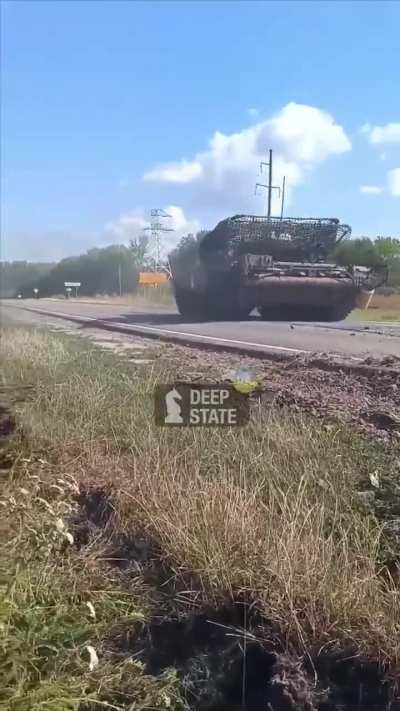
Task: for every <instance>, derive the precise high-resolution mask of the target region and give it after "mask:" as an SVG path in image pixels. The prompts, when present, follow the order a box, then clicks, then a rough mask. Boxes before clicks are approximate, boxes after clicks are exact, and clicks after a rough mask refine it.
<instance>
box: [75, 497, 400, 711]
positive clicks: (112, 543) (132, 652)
mask: <svg viewBox="0 0 400 711" xmlns="http://www.w3.org/2000/svg"><path fill="white" fill-rule="evenodd" d="M78 503H79V510H78V513H77V514H75V517H74V519H73V521H70V524H71V525H72V526H73V528H74V532H75V541H76V544H77V545H78V547H82V546H85V545H87V544H88V543H90V541H91V540H92V539H93V536H96V537H98V536H99V534H102V535H103V536H104V540H105V541H107V544H106V547H107V552H106V555H105V560H106V565H110V566H113V567H115V568H117V569H118V570H119V571H120V574H121V576H122V577H123V578H125V581H126V584H127V585H128V586H129V585H130V583H131V582H132V579H133V578H135V577H137V576H140V577H141V579H142V580H143V581H144V582H145V583H146V584H147V585H150V586H152V588H153V591H154V593H155V594H154V597H153V602H154V605H153V609H152V611H151V614H150V615H149V616H148V618H147V620H146V622H144V623H138V622H136V623H127V624H125V623H122V624H121V623H119V624H118V625H116V626H115V627H111V628H110V629H109V631H108V633H107V637H106V639H105V640H104V643H105V647H106V648H107V650H108V654H109V655H110V658H115V659H123V658H125V657H132V656H133V657H134V658H135V659H136V660H140V661H141V662H142V663H143V664H144V668H145V671H146V673H148V674H150V675H153V676H155V677H157V676H159V675H160V674H162V673H163V672H164V671H165V670H166V669H169V668H174V669H175V670H176V672H177V674H178V677H179V680H180V685H181V694H182V697H183V698H184V701H185V704H186V707H187V708H188V709H190V711H225V710H228V709H229V711H260V710H261V709H266V711H295V710H298V711H384V710H387V711H389V710H390V711H400V696H399V695H398V694H399V688H398V680H396V679H395V678H393V677H390V676H389V675H387V674H386V673H385V670H384V669H383V668H382V666H381V665H379V663H378V662H377V661H375V660H372V661H371V660H369V659H368V660H367V659H362V658H359V657H358V656H357V655H356V653H355V650H350V649H343V650H339V651H338V650H335V651H329V650H328V649H327V650H325V651H320V652H316V653H315V654H312V653H310V654H308V655H304V656H299V655H298V654H296V653H295V651H294V650H293V649H291V647H290V642H289V643H288V642H286V644H285V645H284V644H283V643H282V640H280V639H279V633H278V632H277V630H276V629H274V628H273V626H272V625H271V624H269V622H268V620H266V619H265V618H263V617H262V616H261V614H260V612H259V611H258V609H257V604H256V600H251V599H245V598H244V597H243V596H240V595H238V596H236V597H233V598H232V597H230V598H229V599H228V598H226V599H221V600H220V601H219V602H218V603H215V604H213V605H210V604H209V603H208V602H207V601H206V600H200V601H199V600H197V601H196V605H195V606H194V605H193V606H191V607H190V608H189V610H188V606H187V604H186V606H185V605H183V604H182V603H180V602H179V589H180V587H181V589H182V590H185V589H193V588H195V581H194V580H190V581H189V580H185V581H182V580H179V579H178V577H177V575H176V573H175V572H174V570H175V569H174V566H173V563H172V562H171V561H168V560H166V559H165V557H163V555H162V551H161V550H160V549H159V548H158V545H157V543H156V542H155V541H152V540H151V539H149V537H148V536H147V535H146V533H145V532H143V531H132V532H130V533H129V534H126V533H124V534H118V535H116V534H115V533H114V532H115V527H114V526H113V518H114V511H115V507H114V505H113V501H112V494H111V492H110V490H109V489H107V488H102V487H97V488H96V487H93V488H91V487H88V488H84V489H82V490H81V493H80V495H79V496H78Z"/></svg>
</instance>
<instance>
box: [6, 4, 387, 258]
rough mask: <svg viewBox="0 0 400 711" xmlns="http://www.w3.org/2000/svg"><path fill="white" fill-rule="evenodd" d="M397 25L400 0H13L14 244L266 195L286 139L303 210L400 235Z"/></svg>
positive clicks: (9, 39) (180, 219) (212, 216)
mask: <svg viewBox="0 0 400 711" xmlns="http://www.w3.org/2000/svg"><path fill="white" fill-rule="evenodd" d="M399 26H400V3H398V2H392V3H390V2H366V3H364V2H334V3H330V2H278V3H274V2H271V3H264V2H229V1H228V0H225V1H223V2H211V1H210V2H190V1H189V0H187V1H186V2H184V1H182V2H167V1H164V2H158V3H156V2H144V3H141V2H106V1H104V2H78V1H77V2H34V1H33V0H30V1H29V2H22V1H19V2H3V3H2V64H3V91H2V258H3V259H24V258H26V259H32V260H34V259H38V260H43V259H57V258H60V257H63V256H66V255H68V254H73V253H78V252H81V251H85V250H86V249H88V248H90V247H92V246H94V245H98V246H104V245H105V244H107V243H110V242H124V241H125V242H126V241H127V239H128V238H129V237H130V236H134V235H135V234H137V233H138V232H139V231H140V230H141V229H142V228H143V226H145V225H146V222H147V220H148V214H149V210H150V208H152V207H156V206H157V207H163V208H167V209H168V212H169V214H171V219H170V220H169V224H170V226H172V227H173V228H174V229H175V232H174V233H169V237H168V239H169V241H170V242H169V243H171V242H172V241H173V240H176V239H177V238H178V237H179V236H180V235H181V234H182V233H184V232H187V231H193V230H195V229H197V228H198V227H200V226H201V227H211V226H212V225H213V224H214V223H215V222H216V221H217V220H218V219H221V218H222V217H225V216H227V215H229V214H234V213H237V212H254V213H260V212H262V211H263V210H264V209H265V196H263V195H259V196H258V197H257V196H256V197H255V196H254V184H255V182H256V181H260V180H261V182H263V181H262V178H260V176H259V174H258V163H259V160H260V158H263V153H264V150H265V152H266V151H267V149H268V148H270V147H271V148H273V149H274V156H275V171H274V178H275V181H274V182H276V183H280V182H281V179H282V177H283V174H285V175H286V179H287V183H288V193H287V197H288V202H287V206H286V213H287V214H291V215H294V216H308V215H320V216H326V217H329V216H337V217H339V218H340V219H341V220H342V221H344V222H347V223H350V224H351V225H352V227H353V234H355V235H359V234H367V235H371V236H375V235H377V234H389V235H390V234H391V235H396V236H398V235H399V234H400V86H399V84H400V81H399V76H400V43H399V39H398V37H399V34H398V28H399ZM182 161H184V162H182ZM274 209H275V210H278V209H279V205H278V202H277V199H276V200H275V203H274ZM171 235H172V237H171ZM169 243H168V244H169Z"/></svg>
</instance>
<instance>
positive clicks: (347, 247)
mask: <svg viewBox="0 0 400 711" xmlns="http://www.w3.org/2000/svg"><path fill="white" fill-rule="evenodd" d="M334 257H335V259H336V261H337V263H338V264H341V265H343V266H346V267H347V266H350V265H351V266H354V265H357V266H363V267H377V266H381V265H383V264H384V263H385V260H384V258H383V256H382V255H381V254H380V253H379V251H378V249H377V247H376V246H375V244H374V242H373V241H372V240H371V239H369V238H368V237H360V238H358V239H349V240H346V241H344V242H339V244H338V245H337V247H336V249H335V252H334Z"/></svg>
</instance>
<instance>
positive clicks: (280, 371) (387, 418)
mask: <svg viewBox="0 0 400 711" xmlns="http://www.w3.org/2000/svg"><path fill="white" fill-rule="evenodd" d="M159 360H160V361H161V362H164V363H165V366H166V367H168V368H171V367H172V368H173V369H175V368H176V371H177V373H178V374H179V376H180V379H181V380H186V381H188V382H200V381H203V382H215V383H221V382H232V380H233V379H234V374H235V372H236V371H237V370H238V369H239V368H240V367H243V366H244V365H246V366H249V367H251V368H252V369H253V370H254V371H255V373H256V375H257V379H258V382H259V389H258V391H257V392H256V393H254V399H258V400H261V401H262V402H263V404H264V405H265V406H266V407H268V405H269V403H274V404H275V405H282V406H288V407H290V408H292V409H294V410H298V411H303V412H307V413H309V414H311V415H312V416H315V417H318V418H319V419H324V420H328V421H332V422H338V423H340V424H344V425H350V426H352V427H354V428H356V429H358V430H359V431H362V432H364V433H366V434H368V435H370V436H373V437H379V438H380V439H388V440H389V439H400V419H399V414H400V384H399V378H400V358H395V357H394V356H391V357H390V358H389V360H390V365H391V368H390V369H388V368H385V367H381V366H382V362H381V361H380V362H379V364H378V362H375V361H374V362H373V365H374V366H376V367H373V368H372V369H371V371H369V370H368V368H367V369H365V370H361V372H357V370H345V369H343V370H340V368H338V369H336V370H329V368H327V367H326V362H325V361H326V360H327V358H326V357H322V356H321V358H320V361H321V362H320V364H319V366H318V365H317V364H316V363H314V364H313V365H310V361H309V359H308V358H307V357H303V356H295V357H293V359H290V360H288V359H285V360H284V361H282V362H278V361H277V362H274V361H266V360H261V359H259V358H245V359H244V358H243V357H241V356H235V355H229V354H223V353H218V354H216V353H212V354H211V353H207V352H206V351H200V350H198V351H196V350H194V349H191V348H185V347H183V346H179V347H178V346H172V345H167V346H165V349H164V351H163V353H162V354H161V357H160V359H159ZM384 365H387V364H386V363H385V364H384ZM182 373H183V374H184V376H183V377H182Z"/></svg>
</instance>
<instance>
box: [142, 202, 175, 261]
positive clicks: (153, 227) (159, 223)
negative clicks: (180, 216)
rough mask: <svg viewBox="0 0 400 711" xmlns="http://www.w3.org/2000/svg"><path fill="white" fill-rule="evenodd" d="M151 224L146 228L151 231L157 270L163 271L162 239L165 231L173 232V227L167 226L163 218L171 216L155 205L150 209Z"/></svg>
mask: <svg viewBox="0 0 400 711" xmlns="http://www.w3.org/2000/svg"><path fill="white" fill-rule="evenodd" d="M150 217H151V219H150V225H149V227H145V228H144V229H145V230H146V231H148V232H150V233H151V237H152V246H153V249H154V252H155V259H154V261H155V270H156V271H157V272H159V271H162V265H161V239H162V235H163V233H164V232H173V231H174V230H173V229H172V227H166V226H165V224H164V223H163V220H165V219H167V218H169V217H171V215H168V214H167V213H166V212H165V210H162V209H161V208H159V207H155V208H153V209H152V210H151V211H150Z"/></svg>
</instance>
